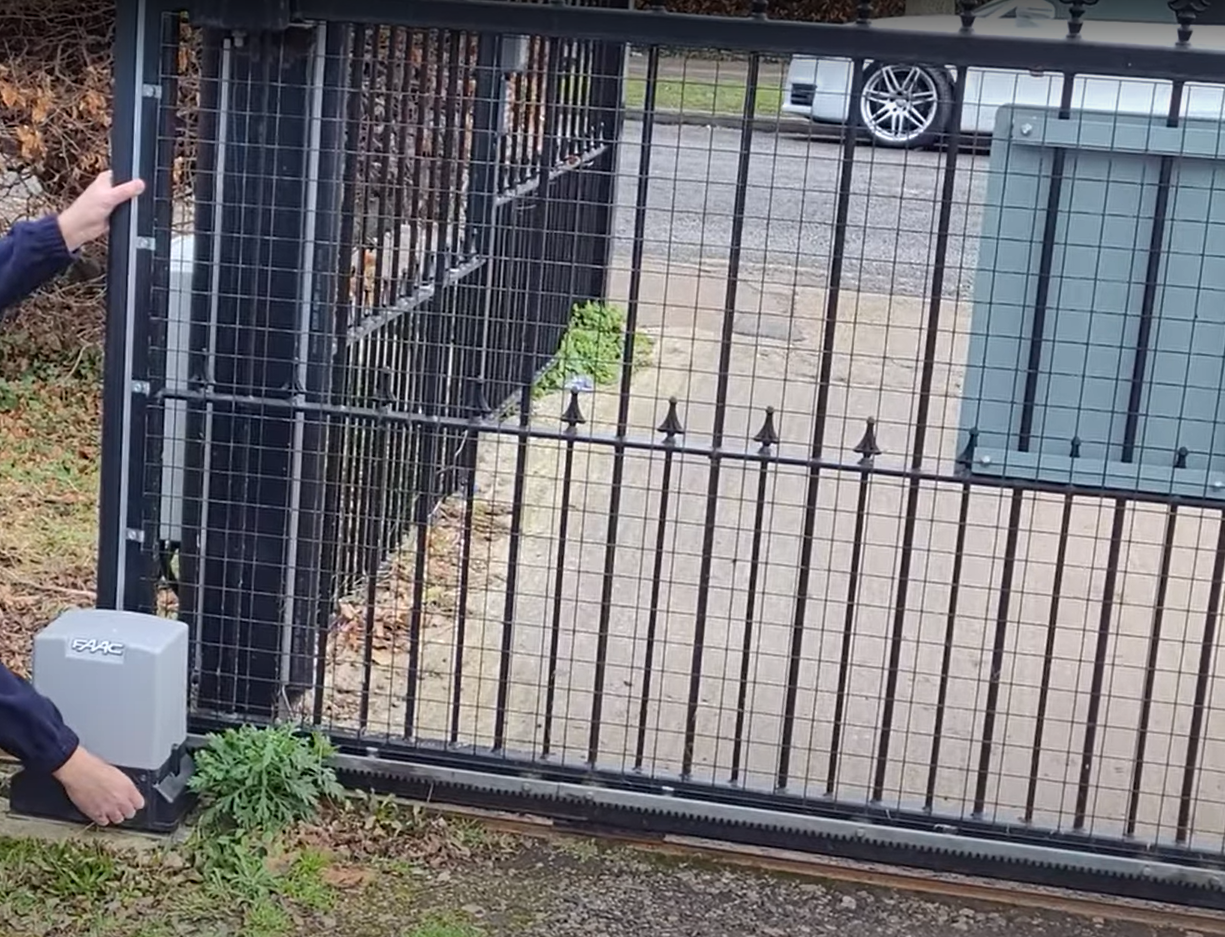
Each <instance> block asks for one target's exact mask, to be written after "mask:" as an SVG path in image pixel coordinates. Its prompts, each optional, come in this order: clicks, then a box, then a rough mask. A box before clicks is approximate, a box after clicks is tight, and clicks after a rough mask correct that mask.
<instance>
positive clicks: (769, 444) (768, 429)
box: [753, 407, 779, 453]
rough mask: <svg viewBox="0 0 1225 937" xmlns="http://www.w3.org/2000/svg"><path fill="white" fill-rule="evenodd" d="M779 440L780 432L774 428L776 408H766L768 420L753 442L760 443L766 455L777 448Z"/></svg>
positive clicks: (762, 424)
mask: <svg viewBox="0 0 1225 937" xmlns="http://www.w3.org/2000/svg"><path fill="white" fill-rule="evenodd" d="M778 439H779V436H778V430H777V429H776V428H775V426H774V408H773V407H766V418H765V419H764V420H762V422H761V429H759V430H758V431H757V432H756V433H755V434H754V436H753V442H755V443H760V444H761V451H762V452H763V453H764V452H766V451H768V450H769V449H771V448H773V447H774V446H777V445H778Z"/></svg>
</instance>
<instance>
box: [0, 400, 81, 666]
mask: <svg viewBox="0 0 1225 937" xmlns="http://www.w3.org/2000/svg"><path fill="white" fill-rule="evenodd" d="M100 421H101V409H100V394H99V390H98V386H97V384H96V383H93V382H87V381H85V380H82V379H80V378H69V377H50V378H38V379H35V378H24V379H21V380H0V518H3V523H2V524H0V617H3V619H4V628H3V629H2V633H0V659H3V660H4V661H5V662H6V663H8V664H9V665H10V666H13V667H16V668H18V669H19V670H21V669H23V668H24V667H25V666H26V665H27V663H28V660H29V653H30V641H31V640H32V639H33V636H34V634H35V633H37V632H38V631H39V630H40V629H41V628H44V627H45V626H46V624H47V622H48V621H49V620H50V619H51V618H53V617H54V616H55V615H57V614H58V613H59V612H60V611H61V610H63V608H65V607H66V606H70V605H89V604H92V602H93V598H94V593H93V586H94V569H95V560H96V551H97V536H98V522H97V510H98V441H99V438H100V426H101V423H100Z"/></svg>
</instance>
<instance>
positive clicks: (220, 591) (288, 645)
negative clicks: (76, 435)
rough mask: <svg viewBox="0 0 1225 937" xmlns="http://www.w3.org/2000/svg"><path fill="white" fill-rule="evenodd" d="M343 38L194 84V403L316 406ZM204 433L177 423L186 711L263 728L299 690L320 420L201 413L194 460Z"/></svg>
mask: <svg viewBox="0 0 1225 937" xmlns="http://www.w3.org/2000/svg"><path fill="white" fill-rule="evenodd" d="M341 37H342V32H341V31H340V30H331V29H329V28H328V27H324V26H320V27H314V28H291V29H289V30H286V31H284V32H271V31H270V32H262V33H255V34H252V35H247V36H244V37H243V40H242V41H241V42H238V41H231V42H228V43H227V47H226V50H225V56H226V58H227V61H228V66H227V67H228V74H227V76H226V80H225V81H222V80H221V76H219V75H211V76H205V77H206V79H207V80H210V81H215V82H218V89H217V96H218V104H219V107H221V108H222V109H223V112H224V113H225V114H226V115H227V116H226V118H225V119H224V120H219V121H217V122H216V125H215V129H216V131H217V133H218V136H217V137H215V138H212V139H209V138H205V139H202V140H201V141H200V145H201V149H202V150H205V151H207V150H210V149H212V150H215V151H219V150H221V149H223V148H224V153H217V154H216V155H213V156H210V157H209V159H210V162H211V164H212V165H217V157H218V156H223V157H224V159H223V160H222V167H221V168H220V169H219V170H218V171H217V178H216V179H215V180H214V182H213V187H212V191H211V192H210V193H209V195H210V202H209V203H207V204H202V205H198V207H197V218H200V219H207V220H206V221H205V223H204V224H200V223H198V234H197V236H198V237H202V238H212V239H214V241H216V242H218V243H221V244H222V245H223V250H222V252H221V253H220V254H218V255H213V256H208V257H207V258H206V259H205V260H204V262H202V263H197V265H196V268H195V284H196V287H197V288H196V290H195V295H194V297H193V312H192V316H193V320H194V321H199V322H204V323H208V327H209V328H210V329H211V331H212V332H213V333H214V334H215V336H216V337H215V341H214V344H213V345H212V347H211V353H209V351H206V350H204V349H201V348H199V347H196V348H193V352H194V354H193V358H194V359H195V361H194V366H193V367H192V373H193V374H194V375H197V379H198V380H199V383H200V384H201V385H203V386H204V387H205V388H207V389H209V390H213V391H222V392H227V391H228V392H232V393H233V392H237V393H243V394H249V395H251V396H252V397H253V398H256V399H257V400H262V399H271V400H276V399H285V400H288V401H290V402H295V403H303V404H304V403H306V401H308V400H319V399H322V395H323V394H324V392H325V391H326V386H327V377H328V369H327V367H326V364H325V362H326V360H327V356H326V354H325V352H324V349H325V348H327V347H330V339H331V332H330V323H329V321H328V318H329V316H328V315H326V313H328V312H330V310H331V309H332V301H333V297H334V295H335V294H334V288H335V271H336V269H337V266H338V263H339V258H338V257H337V256H336V241H337V236H336V230H335V226H336V225H337V223H338V220H339V211H338V209H339V202H340V164H339V162H338V161H337V160H336V156H337V154H339V152H340V150H341V147H340V145H339V141H338V139H337V137H336V136H335V135H336V133H337V132H338V123H339V121H338V120H337V119H336V117H337V114H338V113H339V107H340V97H339V95H338V94H336V93H334V91H331V90H328V89H339V88H342V87H343V80H342V75H343V55H342V54H341V53H342V42H341ZM220 41H223V42H225V41H226V40H225V39H224V38H222V39H221V40H220ZM222 133H224V134H225V136H224V137H221V134H222ZM222 141H224V144H223V143H222ZM271 166H276V167H277V172H276V173H275V174H273V173H271V172H269V171H268V168H270V167H271ZM260 167H264V171H262V172H261V171H258V170H259V168H260ZM206 225H207V226H206ZM212 225H215V229H214V228H213V227H212ZM257 276H258V280H257V279H256V277H257ZM253 296H258V297H259V298H258V301H256V302H252V297H253ZM202 417H203V414H201V413H200V412H199V410H198V408H197V410H196V411H195V413H194V418H193V414H191V413H189V423H188V464H189V465H191V464H195V465H202V464H205V463H207V466H208V493H207V511H206V512H203V513H202V517H203V520H202V521H201V522H200V524H199V526H198V528H197V529H195V530H192V531H190V532H188V531H186V530H185V540H188V539H190V540H191V541H192V542H195V543H200V544H201V547H200V550H199V556H198V563H199V566H200V568H199V578H200V581H201V583H202V584H203V588H202V589H201V590H199V591H198V592H189V593H187V595H188V596H189V598H190V600H191V602H190V604H186V605H185V606H184V607H183V608H182V614H184V615H185V616H186V617H188V618H189V619H191V620H194V621H195V623H196V633H197V636H198V641H199V644H200V650H201V662H202V668H203V670H202V673H201V676H200V685H199V703H200V706H201V707H203V708H206V709H209V708H219V709H223V710H225V711H230V712H239V713H243V714H246V715H249V716H262V717H268V716H271V715H273V714H275V713H276V711H277V710H278V707H279V706H280V704H281V703H282V702H284V701H285V699H284V697H285V696H286V695H289V694H291V693H292V692H293V690H294V688H297V687H300V686H302V685H305V684H309V682H310V681H311V679H312V676H313V670H314V668H313V666H312V664H313V661H314V656H315V653H316V651H317V647H316V645H315V641H314V640H313V639H314V635H315V634H316V627H315V625H316V623H317V614H316V609H315V608H313V607H312V600H313V601H322V600H323V599H324V597H323V596H322V593H321V591H320V589H319V587H318V584H317V583H315V582H314V581H313V580H314V579H315V577H317V576H318V575H319V555H318V549H319V533H318V531H316V530H315V529H314V527H315V525H316V524H317V523H318V518H319V516H320V511H319V505H320V504H322V503H323V502H322V493H323V488H322V485H321V482H322V465H321V459H320V458H319V453H321V452H322V446H321V432H320V429H321V421H320V419H319V415H316V416H312V415H310V414H309V413H308V412H306V411H302V412H301V413H299V414H296V415H295V413H294V411H292V410H290V411H284V412H277V411H275V410H268V409H267V408H265V407H264V406H262V405H261V404H260V403H258V402H255V403H252V404H248V405H235V406H214V408H213V413H212V415H211V420H210V421H209V422H210V426H209V433H210V446H209V451H208V452H204V451H202V443H201V442H200V440H202V438H203V432H202V430H203V426H202V423H203V420H202ZM193 426H194V427H195V432H193ZM187 523H188V519H187V518H185V526H186V524H187ZM188 533H190V537H189V536H188Z"/></svg>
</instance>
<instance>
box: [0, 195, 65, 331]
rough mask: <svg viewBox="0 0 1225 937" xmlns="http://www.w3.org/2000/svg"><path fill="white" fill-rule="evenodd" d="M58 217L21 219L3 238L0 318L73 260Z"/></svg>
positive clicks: (1, 245)
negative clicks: (35, 219)
mask: <svg viewBox="0 0 1225 937" xmlns="http://www.w3.org/2000/svg"><path fill="white" fill-rule="evenodd" d="M72 259H73V255H72V253H71V252H70V251H69V250H68V245H66V244H65V243H64V235H63V233H62V232H61V230H60V224H59V219H58V218H57V217H56V216H54V215H49V216H48V217H46V218H40V219H39V220H38V221H19V222H18V223H17V224H15V225H13V227H12V228H11V229H10V230H9V233H8V234H6V235H5V236H4V237H2V238H0V318H3V316H4V310H6V309H7V308H9V307H10V306H14V305H16V304H17V303H19V302H21V301H22V300H23V299H25V298H26V297H27V296H29V295H30V294H31V293H33V292H34V291H35V290H36V289H38V288H39V287H40V286H42V285H43V284H44V283H45V282H47V281H48V280H50V279H51V278H52V277H53V276H55V275H56V274H58V273H61V272H63V271H64V269H65V268H67V267H68V265H69V264H71V263H72Z"/></svg>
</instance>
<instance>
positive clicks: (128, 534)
mask: <svg viewBox="0 0 1225 937" xmlns="http://www.w3.org/2000/svg"><path fill="white" fill-rule="evenodd" d="M124 537H125V538H126V539H128V540H130V541H131V542H132V543H144V542H145V532H144V531H143V530H141V529H140V528H139V527H129V528H128V529H127V530H126V531H124Z"/></svg>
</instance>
